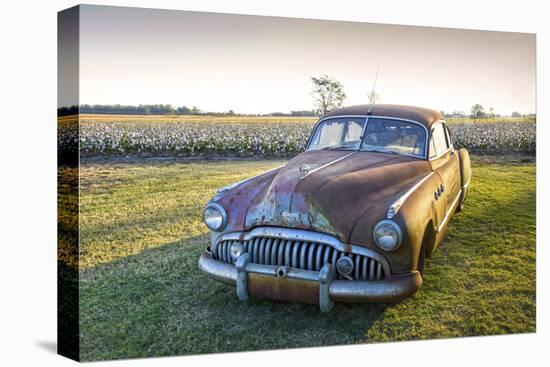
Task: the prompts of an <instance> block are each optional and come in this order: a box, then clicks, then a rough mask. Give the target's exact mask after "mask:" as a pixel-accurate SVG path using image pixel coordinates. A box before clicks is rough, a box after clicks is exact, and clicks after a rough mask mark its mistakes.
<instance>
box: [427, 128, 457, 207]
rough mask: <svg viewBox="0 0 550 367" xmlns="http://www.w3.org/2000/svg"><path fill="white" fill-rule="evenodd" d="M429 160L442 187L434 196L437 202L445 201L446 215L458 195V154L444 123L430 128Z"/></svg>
mask: <svg viewBox="0 0 550 367" xmlns="http://www.w3.org/2000/svg"><path fill="white" fill-rule="evenodd" d="M429 159H430V164H431V166H432V169H433V170H434V171H436V172H437V173H438V174H439V175H440V177H441V180H442V181H443V187H441V188H438V189H439V190H436V192H434V196H435V197H436V199H437V200H445V201H446V205H445V207H446V213H448V212H449V210H450V209H451V208H452V205H453V204H454V202H455V200H456V198H458V195H459V193H460V167H459V162H458V154H456V153H455V150H454V147H453V146H452V143H451V140H450V134H449V130H448V127H447V126H446V123H445V122H444V121H438V122H436V123H435V124H434V125H433V126H432V130H431V134H430V145H429ZM438 191H439V192H438Z"/></svg>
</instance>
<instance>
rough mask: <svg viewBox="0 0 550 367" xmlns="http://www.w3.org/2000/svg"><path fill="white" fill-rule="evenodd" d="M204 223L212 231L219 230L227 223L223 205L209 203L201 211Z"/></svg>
mask: <svg viewBox="0 0 550 367" xmlns="http://www.w3.org/2000/svg"><path fill="white" fill-rule="evenodd" d="M202 214H203V219H204V224H206V226H207V227H208V228H210V229H211V230H212V231H216V232H219V231H221V230H223V229H224V228H225V225H226V224H227V213H226V212H225V209H224V208H223V206H221V205H220V204H218V203H210V204H208V205H207V206H206V208H204V211H203V213H202Z"/></svg>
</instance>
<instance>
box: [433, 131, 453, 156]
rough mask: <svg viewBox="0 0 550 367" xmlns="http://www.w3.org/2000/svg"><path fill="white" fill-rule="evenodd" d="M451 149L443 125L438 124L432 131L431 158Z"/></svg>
mask: <svg viewBox="0 0 550 367" xmlns="http://www.w3.org/2000/svg"><path fill="white" fill-rule="evenodd" d="M447 149H449V144H448V142H447V133H446V132H445V128H444V127H443V124H437V125H435V127H434V128H433V130H432V136H431V139H430V158H432V157H435V156H437V155H439V154H441V153H443V152H444V151H446V150H447Z"/></svg>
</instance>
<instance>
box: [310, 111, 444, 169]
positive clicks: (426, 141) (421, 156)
mask: <svg viewBox="0 0 550 367" xmlns="http://www.w3.org/2000/svg"><path fill="white" fill-rule="evenodd" d="M348 117H354V118H365V127H364V128H363V133H362V134H361V144H360V146H359V148H358V149H357V150H356V151H358V152H365V150H361V145H363V139H365V132H366V131H367V126H368V124H369V119H370V118H376V119H385V120H394V121H403V122H408V123H412V124H415V125H418V126H420V127H422V129H423V130H424V133H425V138H426V140H425V142H424V155H417V154H407V153H399V152H393V151H392V153H396V154H398V155H402V156H406V157H413V158H419V159H425V160H427V159H428V145H429V141H430V140H429V139H430V137H431V135H430V132H431V131H428V128H427V127H426V125H424V124H423V123H420V122H418V121H416V120H410V119H405V118H401V117H392V116H383V115H336V116H329V117H325V118H322V119H320V120H319V121H317V123H316V124H315V126H313V129H312V130H311V135H310V137H309V139H308V142H307V146H306V151H307V150H310V149H309V148H310V145H311V139H312V138H313V135H314V133H315V131H316V130H317V128H318V126H319V124H321V123H322V122H323V121H326V120H330V119H336V118H348ZM439 121H442V120H438V122H439Z"/></svg>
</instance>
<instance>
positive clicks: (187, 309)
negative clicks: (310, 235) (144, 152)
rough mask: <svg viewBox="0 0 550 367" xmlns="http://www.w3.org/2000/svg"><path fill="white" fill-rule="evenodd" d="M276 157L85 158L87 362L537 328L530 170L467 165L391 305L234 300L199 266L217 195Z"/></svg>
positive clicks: (82, 304) (83, 227)
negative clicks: (431, 241) (454, 208)
mask: <svg viewBox="0 0 550 367" xmlns="http://www.w3.org/2000/svg"><path fill="white" fill-rule="evenodd" d="M283 163H284V162H283V161H275V160H265V161H226V162H208V163H205V162H201V163H174V162H173V163H143V164H127V163H85V164H84V165H83V168H82V170H81V178H80V179H81V195H82V196H81V207H80V210H81V222H80V224H81V248H80V250H81V253H80V256H81V257H80V259H81V270H80V274H81V284H80V307H81V308H80V325H81V357H82V359H83V360H99V359H117V358H131V357H147V356H164V355H174V354H191V353H215V352H231V351H244V350H257V349H273V348H291V347H308V346H320V345H336V344H350V343H370V342H380V341H395V340H411V339H429V338H445V337H459V336H470V335H492V334H505V333H525V332H534V331H535V164H534V163H519V162H518V163H508V164H506V163H503V162H491V161H486V160H480V159H475V158H474V161H473V180H472V184H471V188H470V194H469V197H468V199H467V203H466V208H465V211H464V212H463V213H460V214H458V215H457V216H455V217H454V218H453V220H452V222H451V225H450V227H449V230H448V235H447V238H446V240H445V241H444V243H443V244H442V246H441V247H440V248H438V249H437V251H436V252H435V253H434V255H433V257H432V258H431V259H430V260H428V262H427V266H426V274H425V279H424V283H423V285H422V287H421V289H420V291H419V292H417V293H416V294H415V295H414V296H413V297H411V298H409V299H407V300H405V301H403V302H401V303H399V304H394V305H384V304H378V305H375V304H354V305H346V304H337V306H336V307H335V309H334V310H332V312H330V313H328V314H322V313H320V312H319V311H318V308H317V307H316V306H310V305H300V304H286V303H282V302H272V301H261V300H257V299H253V300H251V301H249V302H248V303H241V302H240V301H238V300H237V297H236V295H235V291H234V288H232V287H229V286H226V285H223V284H220V283H217V282H215V281H212V280H210V279H208V278H206V277H205V276H204V275H202V274H201V273H200V272H199V270H198V267H197V261H198V257H199V254H200V252H201V251H202V250H203V248H204V247H205V246H206V244H207V242H208V236H207V234H206V232H207V231H206V227H204V225H203V224H202V223H201V214H200V213H201V209H202V207H203V206H204V204H205V203H206V202H207V201H208V199H209V198H210V196H211V195H212V194H213V193H214V191H215V189H216V188H218V187H221V186H223V185H225V184H227V183H230V182H234V181H237V180H239V179H242V178H244V177H248V176H251V175H254V174H256V173H259V172H262V171H264V170H267V169H270V168H273V167H275V166H279V165H281V164H283Z"/></svg>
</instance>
